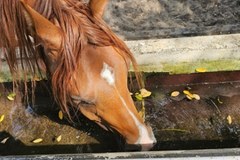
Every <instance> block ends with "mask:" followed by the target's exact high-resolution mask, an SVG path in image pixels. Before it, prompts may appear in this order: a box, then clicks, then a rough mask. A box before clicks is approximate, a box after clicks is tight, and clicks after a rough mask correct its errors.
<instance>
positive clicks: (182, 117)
mask: <svg viewBox="0 0 240 160" xmlns="http://www.w3.org/2000/svg"><path fill="white" fill-rule="evenodd" d="M162 78H163V76H162V75H161V76H160V75H159V76H157V77H156V75H155V76H154V77H152V76H149V77H147V80H146V81H147V84H146V87H147V89H148V90H150V91H151V92H152V96H151V97H149V98H147V99H145V108H146V121H147V123H150V125H151V126H152V128H153V130H154V133H155V136H156V138H157V140H158V143H157V144H156V146H155V147H154V148H153V150H155V151H159V150H180V149H210V148H211V149H212V148H228V147H239V135H240V134H239V132H240V117H239V113H240V106H239V105H240V90H239V87H240V82H226V83H220V82H216V83H212V82H211V83H209V82H208V83H206V82H202V83H193V84H189V83H187V81H186V84H184V83H181V84H173V83H170V82H171V81H168V83H163V81H162ZM174 78H175V77H174ZM165 79H166V77H165ZM170 79H171V78H170ZM153 81H154V82H153ZM186 89H188V90H189V91H190V92H191V93H196V94H198V95H199V96H200V97H201V100H199V101H197V100H193V101H190V100H188V99H187V98H186V96H185V95H184V94H183V93H182V91H183V90H186ZM10 90H11V88H9V87H8V85H7V86H6V87H5V89H3V88H0V93H2V96H1V97H0V102H1V103H0V115H3V114H4V115H5V119H4V121H3V122H2V123H0V142H1V141H3V140H6V138H8V139H7V141H6V142H5V143H1V144H0V154H1V155H18V154H64V153H66V154H70V153H99V152H102V153H104V152H119V151H124V149H123V143H122V141H121V138H120V137H119V136H117V135H114V134H112V133H110V132H106V131H104V130H102V129H101V128H100V127H98V126H97V125H96V124H95V123H93V122H90V121H88V120H87V119H86V118H84V117H82V116H80V117H79V119H78V123H76V124H69V123H68V121H66V120H60V119H59V118H58V111H59V109H58V108H57V107H56V106H55V104H54V102H53V100H52V98H51V96H50V95H49V94H48V92H47V91H46V88H43V87H42V86H40V87H38V89H37V95H36V104H35V106H32V105H23V104H22V103H21V99H16V100H15V101H14V102H13V101H9V100H7V99H6V95H7V93H8V91H10ZM172 91H179V92H181V94H180V96H178V97H175V98H173V97H171V96H170V94H171V92H172ZM136 104H137V105H138V106H139V102H136ZM229 116H230V117H231V119H232V122H231V123H230V122H229V120H228V119H227V117H229ZM60 135H61V136H62V139H61V141H60V142H57V141H56V137H58V136H60ZM38 138H42V139H43V142H42V143H39V144H34V143H33V140H35V139H38Z"/></svg>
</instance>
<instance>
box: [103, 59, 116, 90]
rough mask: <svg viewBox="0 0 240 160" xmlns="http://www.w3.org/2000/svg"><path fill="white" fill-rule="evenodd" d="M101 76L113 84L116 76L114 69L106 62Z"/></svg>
mask: <svg viewBox="0 0 240 160" xmlns="http://www.w3.org/2000/svg"><path fill="white" fill-rule="evenodd" d="M101 77H102V78H103V79H105V80H106V81H107V83H108V84H109V85H111V86H113V85H114V83H115V77H114V73H113V69H112V68H111V67H110V66H109V65H108V64H106V63H103V69H102V72H101Z"/></svg>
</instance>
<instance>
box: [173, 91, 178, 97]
mask: <svg viewBox="0 0 240 160" xmlns="http://www.w3.org/2000/svg"><path fill="white" fill-rule="evenodd" d="M179 95H180V92H179V91H174V92H172V93H171V97H177V96H179Z"/></svg>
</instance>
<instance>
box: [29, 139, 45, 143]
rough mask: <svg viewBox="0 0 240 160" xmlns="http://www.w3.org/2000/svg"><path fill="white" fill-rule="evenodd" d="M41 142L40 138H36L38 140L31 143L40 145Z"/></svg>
mask: <svg viewBox="0 0 240 160" xmlns="http://www.w3.org/2000/svg"><path fill="white" fill-rule="evenodd" d="M42 141H43V139H42V138H38V139H35V140H33V141H32V142H33V143H35V144H37V143H41V142H42Z"/></svg>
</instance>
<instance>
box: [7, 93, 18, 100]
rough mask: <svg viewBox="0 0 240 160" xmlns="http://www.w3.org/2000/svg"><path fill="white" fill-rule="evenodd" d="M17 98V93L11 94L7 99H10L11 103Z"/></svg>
mask: <svg viewBox="0 0 240 160" xmlns="http://www.w3.org/2000/svg"><path fill="white" fill-rule="evenodd" d="M15 97H16V94H15V93H10V94H9V95H8V96H7V99H8V100H9V101H14V99H15Z"/></svg>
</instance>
